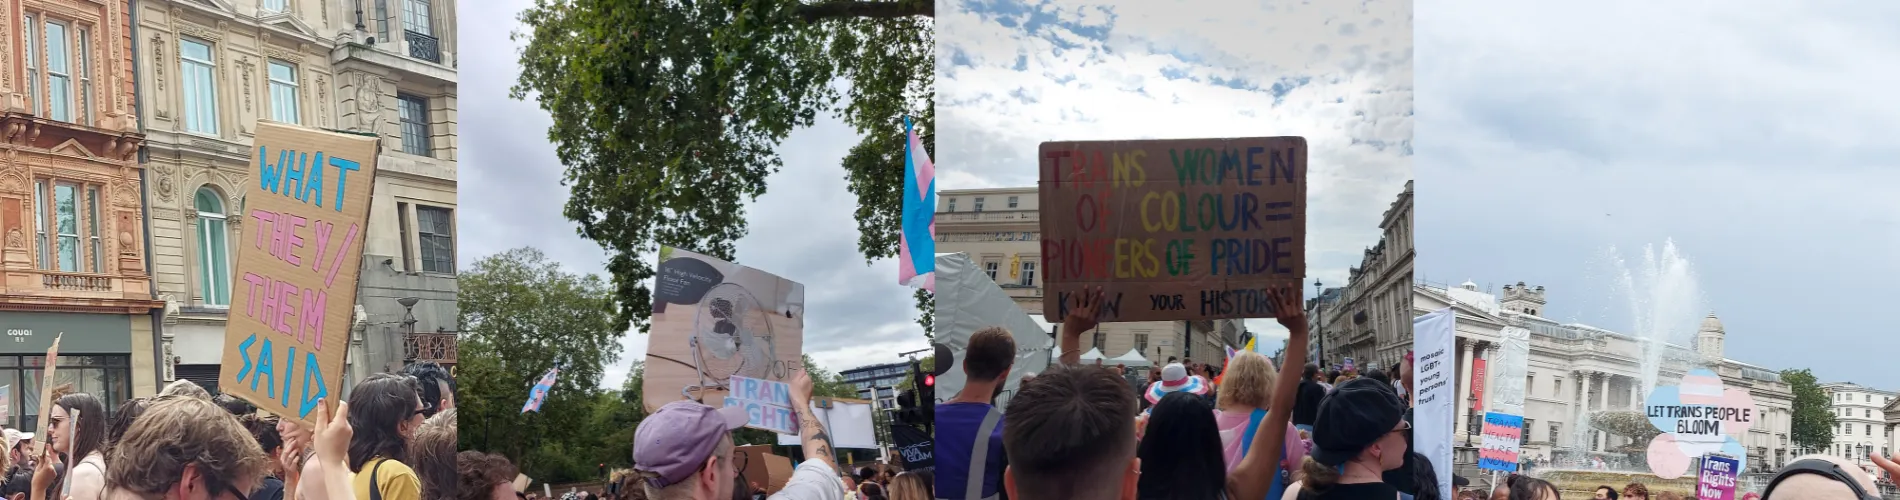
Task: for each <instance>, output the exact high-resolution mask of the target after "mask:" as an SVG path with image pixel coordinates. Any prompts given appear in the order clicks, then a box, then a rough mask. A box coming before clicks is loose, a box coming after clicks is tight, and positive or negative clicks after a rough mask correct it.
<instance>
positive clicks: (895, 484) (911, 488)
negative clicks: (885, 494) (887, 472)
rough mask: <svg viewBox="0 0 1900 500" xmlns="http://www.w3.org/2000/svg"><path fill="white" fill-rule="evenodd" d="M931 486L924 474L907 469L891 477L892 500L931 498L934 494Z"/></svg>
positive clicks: (925, 499)
mask: <svg viewBox="0 0 1900 500" xmlns="http://www.w3.org/2000/svg"><path fill="white" fill-rule="evenodd" d="M930 487H931V484H930V483H927V482H924V475H923V474H919V473H916V472H910V471H905V472H903V473H901V474H898V475H897V477H895V478H891V486H890V494H891V500H930V499H931V498H933V496H934V495H933V494H932V493H931V492H930Z"/></svg>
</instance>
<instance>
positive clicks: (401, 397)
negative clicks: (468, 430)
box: [349, 373, 426, 500]
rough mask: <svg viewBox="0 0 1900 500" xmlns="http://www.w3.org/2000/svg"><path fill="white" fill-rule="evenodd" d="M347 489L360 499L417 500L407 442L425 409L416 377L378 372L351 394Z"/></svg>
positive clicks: (416, 483)
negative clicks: (350, 477) (349, 480)
mask: <svg viewBox="0 0 1900 500" xmlns="http://www.w3.org/2000/svg"><path fill="white" fill-rule="evenodd" d="M349 402H350V414H349V418H350V426H351V427H353V428H355V430H356V433H355V435H354V436H352V437H351V438H350V462H349V466H350V470H351V471H354V472H355V473H356V478H355V480H354V481H352V488H351V489H352V490H354V491H355V492H356V498H358V499H361V500H421V498H422V481H421V479H420V478H418V477H417V476H416V472H415V469H413V468H411V467H410V466H409V464H410V463H412V462H411V460H410V457H409V442H410V440H412V439H414V438H415V435H416V429H417V428H420V427H422V422H423V414H424V413H425V411H426V409H425V407H424V405H423V404H422V397H421V390H420V388H419V386H418V385H417V383H416V379H415V377H410V376H408V375H401V374H395V373H378V374H375V375H371V376H370V377H369V378H367V379H364V380H363V381H362V382H361V383H358V384H356V388H355V390H354V391H352V392H351V393H350V401H349Z"/></svg>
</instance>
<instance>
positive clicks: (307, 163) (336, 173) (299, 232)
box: [233, 146, 363, 418]
mask: <svg viewBox="0 0 1900 500" xmlns="http://www.w3.org/2000/svg"><path fill="white" fill-rule="evenodd" d="M270 153H271V151H269V146H258V148H257V172H256V174H257V179H258V187H259V188H260V190H258V191H254V192H253V193H252V194H253V195H263V194H265V193H270V194H272V195H277V196H283V197H286V198H290V199H294V200H297V201H298V202H301V203H307V204H310V205H313V206H317V207H325V206H326V205H325V200H326V198H328V199H329V200H330V201H329V205H328V208H331V209H332V210H334V211H336V212H342V211H343V204H344V200H345V199H346V198H345V194H346V193H347V190H348V188H349V182H348V181H349V173H350V172H352V171H358V170H361V168H362V163H361V162H358V161H356V160H353V159H348V158H343V157H339V156H337V155H334V154H326V153H325V152H323V151H315V152H308V151H294V150H290V149H283V150H279V151H276V155H275V156H272V155H271V154H270ZM272 158H275V160H276V161H275V162H274V163H273V162H271V161H269V160H270V159H272ZM326 171H328V172H329V173H328V174H326ZM326 175H328V177H329V178H330V179H334V184H331V183H329V182H326V180H325V177H326ZM359 182H361V180H360V178H359ZM326 187H330V189H329V192H328V193H326V192H325V191H326ZM326 194H328V195H329V196H326ZM249 216H250V219H251V221H252V223H253V224H254V227H255V228H256V229H254V230H253V234H254V235H255V236H254V237H253V238H252V241H251V246H252V249H253V251H257V252H263V253H264V254H265V255H269V256H270V257H272V258H275V259H276V260H278V261H281V262H283V263H284V264H287V265H288V266H287V267H288V268H289V269H293V270H297V271H307V272H308V273H310V275H314V276H317V277H320V278H321V280H320V281H321V282H322V283H323V285H322V286H321V287H315V286H303V285H299V284H300V283H303V284H311V283H316V282H318V281H319V280H318V279H313V278H305V277H304V276H270V275H265V274H260V273H259V272H257V271H246V272H245V273H244V275H243V276H242V279H243V280H244V283H243V284H240V285H237V286H234V287H233V288H235V289H236V292H239V293H237V295H239V297H237V298H238V299H239V300H241V301H242V302H241V304H242V307H238V308H233V309H234V310H233V313H236V314H243V315H245V317H247V318H250V319H252V320H256V321H258V322H259V323H262V324H263V325H265V327H266V328H267V329H268V330H267V331H265V332H257V333H251V334H250V336H248V337H246V338H245V340H244V341H243V342H240V343H238V345H237V346H236V347H237V349H238V355H239V356H240V357H241V359H242V361H243V367H242V368H241V369H239V370H238V373H237V380H238V382H239V383H244V382H249V384H250V388H251V390H253V391H256V390H262V391H264V394H265V395H266V396H268V397H270V398H274V399H278V400H279V401H281V402H282V404H283V405H284V406H286V407H290V406H291V401H292V395H293V394H292V393H293V392H295V393H296V396H297V397H296V401H297V403H298V404H297V405H296V408H297V409H298V411H299V415H298V417H299V418H304V417H307V416H308V415H309V413H310V412H311V411H312V410H314V409H315V408H316V404H317V400H318V399H319V398H323V397H326V396H328V395H329V387H328V386H327V384H326V383H325V380H327V378H328V377H326V376H325V374H324V373H322V369H321V368H320V366H319V363H318V362H317V353H318V352H321V351H322V350H323V348H324V332H325V327H326V326H327V327H330V328H333V329H334V328H341V327H342V325H326V324H325V318H327V317H328V315H329V314H328V313H329V311H330V308H331V306H332V305H331V304H330V289H331V288H332V287H334V286H336V285H337V283H336V278H337V272H338V271H339V270H341V269H343V268H344V266H348V265H355V263H354V262H352V260H353V259H355V258H359V257H357V256H356V255H355V254H356V253H359V252H352V251H351V250H350V249H351V248H353V247H355V246H356V245H358V244H359V243H360V242H359V240H360V239H361V238H362V236H363V227H362V224H361V223H359V222H355V221H351V222H349V224H348V226H347V227H338V226H339V225H341V223H340V222H337V221H325V220H322V219H314V220H313V219H310V218H307V217H305V216H303V215H299V214H296V213H290V212H274V211H270V210H263V209H252V210H251V211H250V214H249ZM346 217H347V216H339V217H337V219H338V220H341V219H344V218H346ZM342 286H351V287H353V286H356V284H355V283H353V282H352V283H346V284H343V285H342ZM293 339H294V340H293ZM299 346H307V347H306V350H305V351H304V352H303V358H302V361H303V363H302V370H298V369H297V368H298V366H299V365H298V347H299ZM299 372H301V373H299ZM299 379H301V382H302V383H301V385H298V384H294V383H293V382H297V381H298V380H299Z"/></svg>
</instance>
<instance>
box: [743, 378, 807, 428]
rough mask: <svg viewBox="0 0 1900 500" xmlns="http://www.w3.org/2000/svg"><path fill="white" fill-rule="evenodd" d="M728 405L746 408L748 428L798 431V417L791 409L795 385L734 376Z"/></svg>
mask: <svg viewBox="0 0 1900 500" xmlns="http://www.w3.org/2000/svg"><path fill="white" fill-rule="evenodd" d="M730 388H731V392H728V393H726V406H738V407H743V408H745V413H746V416H747V419H746V425H745V426H746V427H751V428H754V429H763V430H768V431H772V432H777V433H780V434H798V416H797V415H796V414H795V413H793V412H792V385H791V384H787V383H784V382H774V381H771V380H759V379H756V378H746V377H741V376H738V375H733V376H732V381H731V383H730Z"/></svg>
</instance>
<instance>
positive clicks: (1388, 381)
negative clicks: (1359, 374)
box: [1366, 368, 1392, 385]
mask: <svg viewBox="0 0 1900 500" xmlns="http://www.w3.org/2000/svg"><path fill="white" fill-rule="evenodd" d="M1366 378H1369V379H1373V380H1377V381H1379V383H1381V384H1385V385H1392V378H1391V377H1387V376H1386V375H1385V372H1383V371H1380V370H1379V369H1378V368H1374V369H1371V370H1366Z"/></svg>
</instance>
